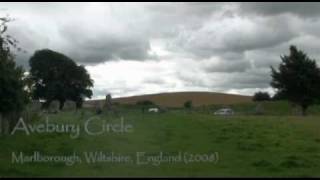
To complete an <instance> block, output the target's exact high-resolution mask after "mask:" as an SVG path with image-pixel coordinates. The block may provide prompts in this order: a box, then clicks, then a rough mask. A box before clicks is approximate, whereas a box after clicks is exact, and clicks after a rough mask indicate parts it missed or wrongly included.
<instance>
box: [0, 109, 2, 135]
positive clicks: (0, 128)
mask: <svg viewBox="0 0 320 180" xmlns="http://www.w3.org/2000/svg"><path fill="white" fill-rule="evenodd" d="M2 133H3V125H2V114H0V135H2Z"/></svg>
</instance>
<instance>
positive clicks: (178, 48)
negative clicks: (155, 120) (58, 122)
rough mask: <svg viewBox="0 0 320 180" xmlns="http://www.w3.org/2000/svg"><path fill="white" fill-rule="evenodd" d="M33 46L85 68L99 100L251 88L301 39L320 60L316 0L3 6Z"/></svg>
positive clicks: (262, 86)
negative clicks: (300, 0)
mask: <svg viewBox="0 0 320 180" xmlns="http://www.w3.org/2000/svg"><path fill="white" fill-rule="evenodd" d="M6 14H9V15H10V17H12V18H15V21H14V22H11V23H10V25H9V30H8V32H9V33H10V34H11V35H13V36H14V37H15V38H16V39H17V40H19V42H20V44H19V45H20V46H21V47H22V48H24V49H25V50H27V53H18V54H17V62H18V64H20V65H23V66H25V68H26V69H27V68H28V61H29V58H30V56H31V55H32V54H33V53H34V51H35V50H39V49H44V48H49V49H52V50H55V51H58V52H61V53H64V54H65V55H67V56H69V57H71V58H72V59H74V60H75V61H76V62H77V63H78V64H83V65H85V66H86V68H87V70H88V71H89V73H90V74H91V77H92V79H93V80H94V81H95V83H94V89H93V91H94V98H100V97H104V96H105V94H107V93H111V94H112V96H113V97H119V96H128V95H138V94H150V93H159V92H173V91H214V92H224V93H234V94H243V95H252V94H253V93H254V92H256V91H258V90H262V91H269V92H271V93H272V92H273V91H272V89H271V88H270V80H271V78H270V66H274V67H277V66H278V64H279V63H280V61H281V59H280V55H284V54H288V51H289V50H288V48H289V46H290V45H291V44H293V45H297V47H298V48H299V49H302V50H304V51H305V52H306V53H308V54H309V55H310V57H311V58H314V59H316V60H317V62H318V64H320V61H319V60H320V51H319V50H320V3H310V2H309V3H271V2H269V3H223V2H221V3H2V2H0V15H1V16H3V15H6Z"/></svg>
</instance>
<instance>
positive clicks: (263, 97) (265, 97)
mask: <svg viewBox="0 0 320 180" xmlns="http://www.w3.org/2000/svg"><path fill="white" fill-rule="evenodd" d="M252 100H253V101H269V100H271V97H270V95H269V93H268V92H256V93H255V94H254V96H253V98H252Z"/></svg>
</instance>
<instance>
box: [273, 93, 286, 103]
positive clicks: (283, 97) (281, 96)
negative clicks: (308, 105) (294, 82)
mask: <svg viewBox="0 0 320 180" xmlns="http://www.w3.org/2000/svg"><path fill="white" fill-rule="evenodd" d="M286 99H287V97H286V95H285V94H283V93H282V92H281V91H278V92H276V93H275V94H274V95H273V97H272V100H273V101H278V100H286Z"/></svg>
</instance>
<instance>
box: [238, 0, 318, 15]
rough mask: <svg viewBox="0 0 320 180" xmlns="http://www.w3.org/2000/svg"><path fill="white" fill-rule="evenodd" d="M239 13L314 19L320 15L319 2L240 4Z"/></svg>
mask: <svg viewBox="0 0 320 180" xmlns="http://www.w3.org/2000/svg"><path fill="white" fill-rule="evenodd" d="M240 9H241V12H242V13H244V14H246V13H248V14H251V13H254V14H259V15H263V16H275V15H279V14H285V13H290V14H294V15H298V16H300V17H315V16H319V15H320V11H319V9H320V3H319V2H246V3H241V4H240Z"/></svg>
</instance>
